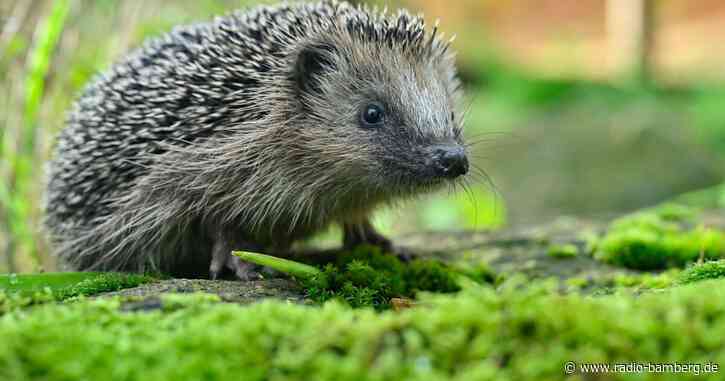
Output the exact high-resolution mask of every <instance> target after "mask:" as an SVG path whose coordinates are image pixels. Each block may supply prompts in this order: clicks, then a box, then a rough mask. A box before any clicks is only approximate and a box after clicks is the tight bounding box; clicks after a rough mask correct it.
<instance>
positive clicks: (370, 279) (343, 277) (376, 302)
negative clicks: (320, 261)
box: [302, 246, 476, 309]
mask: <svg viewBox="0 0 725 381" xmlns="http://www.w3.org/2000/svg"><path fill="white" fill-rule="evenodd" d="M338 258H339V259H338V261H337V263H335V264H328V265H326V266H325V267H324V268H323V269H322V273H321V274H318V275H316V276H313V277H311V278H309V279H304V280H302V283H303V285H304V287H305V288H306V290H307V295H308V297H309V298H311V299H312V300H315V301H317V302H324V301H327V300H330V299H340V300H344V301H345V302H346V303H348V304H349V305H351V306H353V307H368V306H372V307H375V308H377V309H384V308H388V307H389V306H390V298H393V297H414V296H415V293H416V292H418V291H432V292H441V293H449V292H456V291H458V290H460V286H459V285H458V283H457V277H459V276H461V275H462V274H460V273H457V272H455V271H454V270H453V269H452V268H450V267H448V266H446V265H444V264H442V263H440V262H435V261H423V260H414V261H411V262H409V263H403V262H401V261H400V260H399V259H398V258H397V257H395V256H393V255H389V254H385V253H382V252H381V251H380V249H379V248H377V247H373V246H360V247H358V248H356V249H354V250H353V251H352V252H351V253H348V254H344V255H340V256H339V257H338ZM474 280H476V278H474Z"/></svg>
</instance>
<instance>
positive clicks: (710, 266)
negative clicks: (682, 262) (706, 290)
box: [678, 260, 725, 284]
mask: <svg viewBox="0 0 725 381" xmlns="http://www.w3.org/2000/svg"><path fill="white" fill-rule="evenodd" d="M723 277H725V260H719V261H711V262H705V263H702V264H696V265H694V266H691V267H688V268H687V269H685V271H683V272H682V274H680V276H679V279H678V281H679V283H681V284H687V283H693V282H700V281H703V280H707V279H717V278H723Z"/></svg>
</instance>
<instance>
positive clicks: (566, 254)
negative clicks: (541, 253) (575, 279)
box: [546, 244, 579, 258]
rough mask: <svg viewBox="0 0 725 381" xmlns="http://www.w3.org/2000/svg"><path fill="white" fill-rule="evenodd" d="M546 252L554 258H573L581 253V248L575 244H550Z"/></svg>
mask: <svg viewBox="0 0 725 381" xmlns="http://www.w3.org/2000/svg"><path fill="white" fill-rule="evenodd" d="M546 254H547V255H549V256H550V257H554V258H573V257H576V256H577V255H578V254H579V249H578V248H577V247H576V245H573V244H565V245H550V246H549V249H548V250H547V251H546Z"/></svg>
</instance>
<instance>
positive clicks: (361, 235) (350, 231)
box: [343, 220, 394, 252]
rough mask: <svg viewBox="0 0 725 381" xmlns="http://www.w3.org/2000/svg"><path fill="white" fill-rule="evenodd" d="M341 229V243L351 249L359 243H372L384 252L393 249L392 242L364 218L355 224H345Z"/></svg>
mask: <svg viewBox="0 0 725 381" xmlns="http://www.w3.org/2000/svg"><path fill="white" fill-rule="evenodd" d="M343 230H344V236H343V245H344V246H345V248H347V249H352V248H354V247H356V246H359V245H373V246H377V247H379V248H381V249H382V250H383V251H385V252H393V251H394V247H393V242H392V241H390V240H389V239H387V238H386V237H385V236H384V235H382V234H380V233H378V232H377V231H376V230H375V228H374V227H373V225H372V224H371V223H370V221H367V220H366V221H364V222H362V223H357V224H345V225H344V227H343Z"/></svg>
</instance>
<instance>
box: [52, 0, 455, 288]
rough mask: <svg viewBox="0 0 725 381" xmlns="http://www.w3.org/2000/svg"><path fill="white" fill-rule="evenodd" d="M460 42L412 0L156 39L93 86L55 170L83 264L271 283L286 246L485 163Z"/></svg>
mask: <svg viewBox="0 0 725 381" xmlns="http://www.w3.org/2000/svg"><path fill="white" fill-rule="evenodd" d="M450 45H451V40H448V39H444V38H443V37H442V34H441V33H438V31H437V23H436V27H433V28H427V27H426V25H425V22H424V19H423V17H422V16H421V15H418V16H412V15H411V14H410V13H408V12H407V11H405V10H401V11H399V12H397V13H396V14H391V13H388V12H387V10H378V9H371V8H368V7H360V6H357V7H356V6H352V5H350V4H348V3H345V2H337V1H331V0H327V1H323V2H317V3H293V4H281V5H277V6H257V7H253V8H249V9H247V10H241V11H236V12H234V13H230V14H227V15H225V16H219V17H216V18H214V19H213V21H210V22H206V23H198V24H193V25H187V26H179V27H175V28H173V29H172V31H171V32H169V33H167V34H165V35H163V36H161V37H157V38H154V39H151V40H149V41H147V42H145V43H144V44H143V45H142V46H141V47H139V48H137V50H135V51H132V52H131V53H129V54H128V55H127V56H125V57H124V58H122V59H121V60H120V61H118V62H117V63H115V64H113V65H112V66H111V68H110V69H109V70H108V71H106V72H105V73H102V74H99V75H98V76H97V77H96V78H94V80H92V81H91V83H90V84H89V85H87V87H86V88H85V89H84V90H83V92H82V94H81V95H80V96H79V98H78V99H77V101H76V102H75V104H74V106H73V108H72V110H71V111H70V112H69V115H68V117H67V122H66V127H65V128H64V129H63V130H62V131H61V133H60V134H59V137H58V140H57V144H56V148H55V153H54V157H53V159H52V161H51V163H50V165H49V171H48V172H49V173H48V174H49V176H48V185H47V192H46V201H45V211H46V212H45V213H46V219H45V226H46V230H47V231H48V232H49V236H50V242H51V246H52V247H53V249H54V251H55V252H56V254H57V255H58V256H59V257H60V258H61V260H62V262H64V263H66V264H68V265H69V266H71V267H73V268H75V269H78V270H88V271H91V270H92V271H125V272H150V271H153V272H161V273H166V274H170V275H174V276H184V277H207V276H208V277H211V278H212V279H216V278H217V277H219V276H222V275H231V276H235V277H237V278H239V279H242V280H248V279H254V277H255V276H257V275H258V274H257V273H256V272H255V268H254V267H253V266H252V265H251V264H249V263H247V262H244V261H242V260H239V259H238V258H236V257H234V256H232V255H231V252H232V250H251V251H260V252H266V253H285V252H288V250H291V245H292V244H293V243H295V242H297V241H300V240H304V239H305V238H309V237H310V236H312V235H314V234H315V233H317V232H320V231H323V230H325V229H327V228H328V227H329V226H331V225H338V226H340V227H341V228H342V229H341V230H342V232H343V244H344V246H345V247H353V246H355V245H359V244H372V245H377V246H381V247H384V248H387V249H390V248H391V247H392V245H391V242H390V240H388V239H387V238H386V237H384V236H383V235H381V234H379V233H378V232H377V231H376V230H375V229H374V227H373V225H372V224H371V223H370V216H371V213H373V211H374V210H376V209H377V208H379V207H381V206H384V205H390V204H395V203H396V202H398V201H402V200H405V199H409V198H411V197H415V196H417V195H421V194H424V193H427V192H430V191H433V190H436V189H440V188H445V187H448V188H450V187H452V186H455V184H456V183H457V182H459V181H460V180H461V179H462V178H464V177H465V176H464V175H465V174H466V173H467V172H468V165H469V164H468V159H467V153H466V145H465V144H464V141H463V137H462V126H463V123H462V120H461V119H462V118H460V112H458V111H457V110H459V107H460V102H461V98H462V96H463V95H462V85H461V81H460V80H459V79H458V75H457V72H456V68H455V57H454V53H453V52H452V51H451V49H450Z"/></svg>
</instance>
